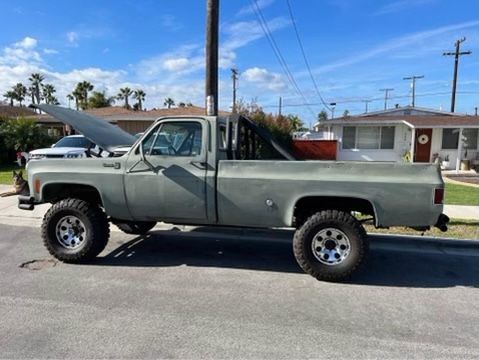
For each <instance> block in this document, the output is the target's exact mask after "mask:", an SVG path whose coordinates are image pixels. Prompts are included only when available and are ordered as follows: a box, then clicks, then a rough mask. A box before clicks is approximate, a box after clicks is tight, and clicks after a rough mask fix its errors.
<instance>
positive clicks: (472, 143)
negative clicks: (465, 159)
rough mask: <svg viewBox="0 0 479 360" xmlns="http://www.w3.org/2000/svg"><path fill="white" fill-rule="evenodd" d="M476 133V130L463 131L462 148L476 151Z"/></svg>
mask: <svg viewBox="0 0 479 360" xmlns="http://www.w3.org/2000/svg"><path fill="white" fill-rule="evenodd" d="M477 131H478V129H463V130H462V136H463V139H464V148H467V149H473V150H476V149H477Z"/></svg>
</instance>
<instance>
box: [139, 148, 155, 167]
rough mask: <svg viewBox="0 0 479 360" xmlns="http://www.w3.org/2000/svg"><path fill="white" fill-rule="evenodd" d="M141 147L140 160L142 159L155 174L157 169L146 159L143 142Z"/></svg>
mask: <svg viewBox="0 0 479 360" xmlns="http://www.w3.org/2000/svg"><path fill="white" fill-rule="evenodd" d="M139 147H140V159H141V161H143V162H144V163H145V164H146V165H147V166H148V167H149V168H150V170H151V171H153V172H154V171H155V167H154V166H153V164H152V163H151V162H149V161H148V160H147V159H146V156H145V152H144V151H143V142H140V144H139Z"/></svg>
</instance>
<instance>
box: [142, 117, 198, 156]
mask: <svg viewBox="0 0 479 360" xmlns="http://www.w3.org/2000/svg"><path fill="white" fill-rule="evenodd" d="M153 134H154V135H153ZM151 135H153V136H151V138H152V141H151V142H150V138H148V139H146V141H145V142H144V148H143V149H144V151H145V154H149V155H166V156H197V155H200V154H201V145H202V128H201V124H200V123H199V122H195V121H191V122H186V121H185V122H170V123H164V124H162V125H161V126H160V128H159V129H158V130H157V131H154V132H153V133H152V134H151Z"/></svg>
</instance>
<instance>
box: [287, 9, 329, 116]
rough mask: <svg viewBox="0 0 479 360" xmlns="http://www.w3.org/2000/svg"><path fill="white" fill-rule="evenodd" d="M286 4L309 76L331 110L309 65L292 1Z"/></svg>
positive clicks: (322, 101)
mask: <svg viewBox="0 0 479 360" xmlns="http://www.w3.org/2000/svg"><path fill="white" fill-rule="evenodd" d="M286 4H287V5H288V11H289V16H290V18H291V22H292V23H293V28H294V32H295V34H296V39H298V43H299V48H300V49H301V54H302V55H303V59H304V63H305V65H306V68H307V69H308V73H309V77H310V78H311V81H312V82H313V85H314V89H315V90H316V94H318V97H319V99H320V100H321V103H322V104H323V105H324V107H325V108H326V109H328V110H329V111H331V109H330V108H329V106H328V104H327V103H326V101H324V99H323V97H322V96H321V92H320V91H319V89H318V85H317V84H316V80H315V79H314V76H313V72H312V71H311V66H310V65H309V61H308V58H307V57H306V52H305V51H304V46H303V42H302V41H301V37H300V36H299V31H298V27H297V26H296V21H295V19H294V15H293V10H292V9H291V3H290V2H289V0H286Z"/></svg>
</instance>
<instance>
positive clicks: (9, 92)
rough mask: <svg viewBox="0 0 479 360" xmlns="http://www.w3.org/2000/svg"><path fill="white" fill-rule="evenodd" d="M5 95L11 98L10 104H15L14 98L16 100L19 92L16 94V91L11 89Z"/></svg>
mask: <svg viewBox="0 0 479 360" xmlns="http://www.w3.org/2000/svg"><path fill="white" fill-rule="evenodd" d="M3 97H4V98H6V99H9V103H10V106H13V100H16V98H17V94H15V91H13V90H9V91H7V92H6V93H5V94H3Z"/></svg>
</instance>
